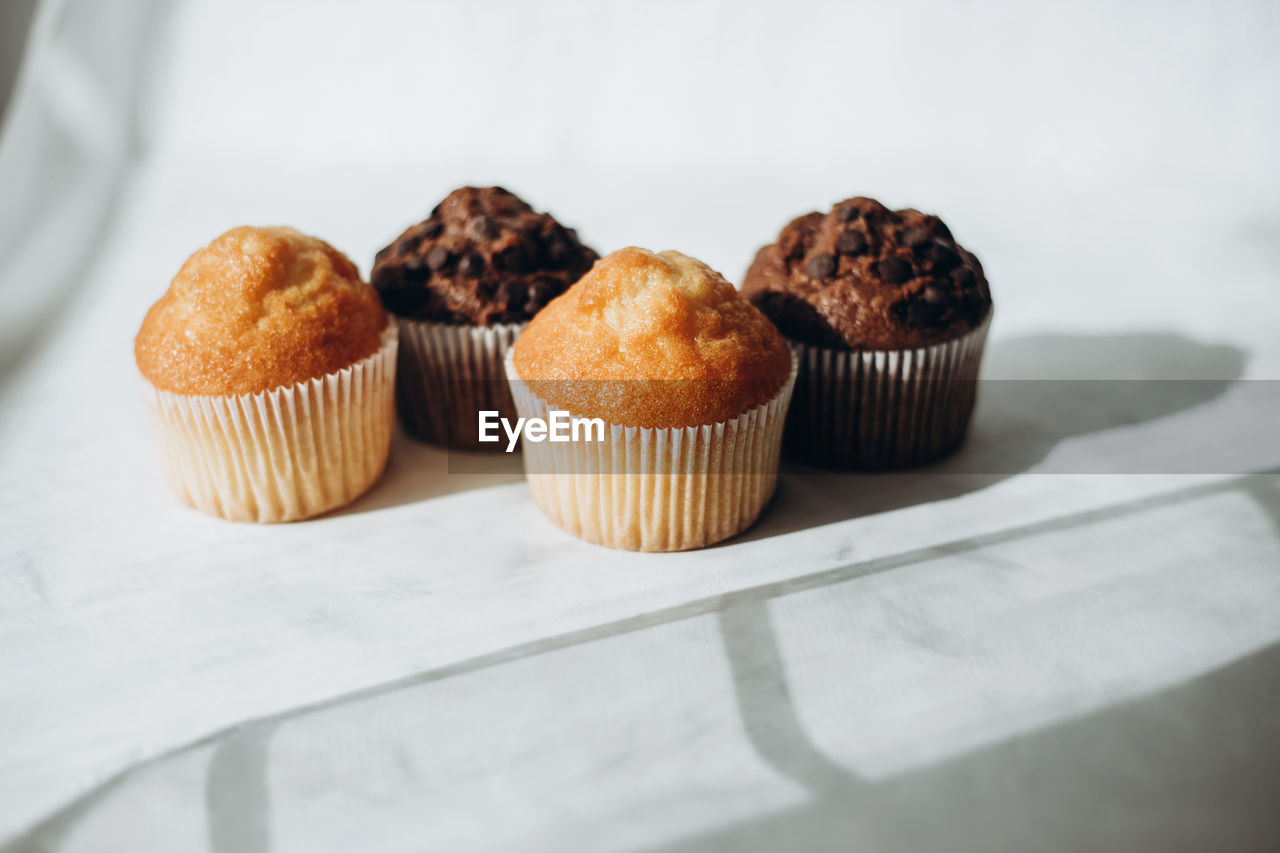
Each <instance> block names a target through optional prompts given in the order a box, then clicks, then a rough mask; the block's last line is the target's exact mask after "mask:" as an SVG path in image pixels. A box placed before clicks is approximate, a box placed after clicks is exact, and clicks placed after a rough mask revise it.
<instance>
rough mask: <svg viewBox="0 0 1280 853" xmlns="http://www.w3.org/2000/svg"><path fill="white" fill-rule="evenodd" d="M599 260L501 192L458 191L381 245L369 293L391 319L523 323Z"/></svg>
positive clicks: (568, 231) (571, 234)
mask: <svg viewBox="0 0 1280 853" xmlns="http://www.w3.org/2000/svg"><path fill="white" fill-rule="evenodd" d="M598 257H599V256H598V255H597V254H596V253H595V252H594V251H592V250H591V249H589V248H587V247H586V246H584V245H582V243H580V242H579V241H578V234H577V232H576V231H574V230H573V229H572V228H565V227H564V226H562V225H560V223H558V222H556V221H555V219H553V218H551V217H550V216H549V215H547V214H545V213H538V212H536V211H534V209H533V208H531V207H529V205H528V204H526V203H525V202H524V201H522V200H521V199H520V198H519V197H518V196H516V195H514V194H512V193H510V192H508V191H507V190H504V189H503V188H501V187H482V188H481V187H462V188H461V189H457V190H454V191H453V192H451V193H449V195H448V197H447V198H445V200H444V201H442V202H440V204H438V205H436V207H435V209H434V210H432V211H431V215H430V216H429V217H427V219H425V220H424V221H422V222H419V223H418V224H417V225H414V226H411V227H410V228H408V229H406V230H405V232H404V233H403V234H401V235H400V236H399V237H397V238H396V239H395V242H393V243H392V244H391V245H390V246H387V247H386V248H385V249H383V250H382V251H381V252H378V256H377V258H376V259H375V261H374V265H373V274H372V280H373V286H374V287H375V288H377V290H378V293H379V294H381V296H382V301H383V303H384V304H385V305H386V306H387V309H388V310H389V311H391V313H393V314H395V315H397V316H399V317H408V318H411V319H414V320H427V321H432V322H437V323H452V324H457V325H476V326H488V325H492V324H494V323H522V322H524V321H526V320H528V319H529V318H530V317H532V316H533V315H534V314H536V313H538V311H539V310H541V309H542V306H544V305H546V304H547V302H549V301H550V300H552V299H554V298H555V297H556V296H558V295H559V294H561V293H563V292H564V290H565V288H567V287H568V286H569V285H571V284H573V283H574V282H575V281H577V280H578V279H579V278H581V277H582V275H583V274H584V273H585V272H586V271H587V270H589V269H591V265H592V264H593V263H595V262H596V259H597V258H598Z"/></svg>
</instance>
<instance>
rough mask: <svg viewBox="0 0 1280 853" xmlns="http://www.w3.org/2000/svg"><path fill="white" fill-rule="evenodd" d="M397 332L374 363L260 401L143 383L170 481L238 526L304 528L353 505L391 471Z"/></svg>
mask: <svg viewBox="0 0 1280 853" xmlns="http://www.w3.org/2000/svg"><path fill="white" fill-rule="evenodd" d="M397 341H398V334H397V330H396V326H395V324H394V323H390V324H388V326H387V331H386V332H385V333H384V334H383V338H382V346H381V347H380V348H379V349H378V351H377V352H375V353H373V354H372V355H370V356H368V357H367V358H365V359H363V360H361V361H359V362H357V363H355V364H353V365H351V366H350V367H346V368H343V369H342V370H339V371H336V372H334V373H330V374H328V375H326V376H322V377H320V378H317V379H312V380H309V381H306V382H299V383H297V384H296V385H293V386H291V387H288V388H276V389H275V390H272V391H262V392H260V393H257V394H240V395H226V396H195V395H184V394H175V393H173V392H170V391H162V390H160V389H158V388H156V387H155V386H153V385H152V384H151V383H149V382H147V381H145V380H144V381H143V398H144V402H145V404H146V408H147V413H148V416H149V419H150V421H151V427H152V432H153V434H154V435H155V439H156V445H157V448H158V450H159V454H160V466H161V469H162V470H163V472H164V476H165V480H166V481H167V482H168V483H169V486H170V487H171V488H172V489H173V491H174V492H175V493H176V494H177V495H178V497H179V498H181V499H182V501H183V502H184V503H186V504H188V505H189V506H192V507H194V508H196V509H198V510H200V511H202V512H206V513H209V514H210V515H216V516H220V517H222V518H227V519H231V520H233V521H259V522H276V521H295V520H298V519H302V518H308V517H310V516H314V515H319V514H320V513H322V512H326V511H328V510H331V509H334V508H335V507H339V506H342V505H343V504H346V503H349V502H350V501H352V500H354V499H355V498H356V497H357V496H358V495H360V494H361V493H363V492H364V491H365V490H366V489H368V488H369V487H370V486H371V485H373V482H374V481H375V480H377V479H378V476H379V475H380V474H381V473H382V469H383V468H384V467H385V466H386V462H387V451H388V449H389V447H390V445H391V433H392V430H393V429H394V426H395V390H394V389H395V372H396V348H397Z"/></svg>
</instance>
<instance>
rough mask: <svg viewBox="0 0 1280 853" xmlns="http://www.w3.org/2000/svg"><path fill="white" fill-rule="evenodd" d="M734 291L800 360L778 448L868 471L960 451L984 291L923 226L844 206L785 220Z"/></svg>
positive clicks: (977, 272) (974, 269) (987, 306)
mask: <svg viewBox="0 0 1280 853" xmlns="http://www.w3.org/2000/svg"><path fill="white" fill-rule="evenodd" d="M743 292H744V293H745V294H746V295H747V297H748V298H749V299H750V300H751V301H752V303H754V304H755V305H756V306H758V307H759V308H760V310H761V311H763V312H764V313H765V314H766V315H768V316H769V318H770V319H772V320H773V322H774V323H775V324H776V325H777V326H778V328H779V329H780V330H781V331H782V332H783V334H784V335H786V336H787V337H788V339H790V340H791V341H792V342H793V343H794V344H795V345H796V346H797V347H798V348H799V350H800V362H801V366H800V378H799V380H798V382H797V386H796V395H795V401H794V403H793V405H792V407H791V415H790V418H789V421H788V425H787V447H788V449H789V451H791V452H794V453H798V454H799V455H802V456H804V457H805V458H807V459H808V460H810V461H812V462H815V463H817V464H821V465H825V466H831V467H840V468H857V469H880V468H897V467H906V466H912V465H918V464H922V463H924V462H928V461H930V460H933V459H937V458H939V457H941V456H942V455H944V454H946V453H948V452H950V451H952V450H954V449H955V448H956V447H958V446H959V444H960V443H961V442H962V441H963V438H964V433H965V431H966V429H967V426H968V423H969V420H970V417H971V415H972V411H973V405H974V400H975V391H976V388H975V383H976V380H977V377H978V370H979V367H980V364H981V358H982V351H983V347H984V344H985V341H986V332H987V327H988V326H989V324H990V319H991V309H992V306H991V291H990V289H989V287H988V285H987V279H986V276H985V274H984V273H983V270H982V264H981V263H979V262H978V259H977V258H976V257H974V256H973V254H971V253H970V252H968V251H967V250H965V249H964V248H963V247H962V246H960V245H959V244H958V243H956V241H955V238H954V237H953V236H952V234H951V230H950V229H949V228H948V227H947V226H946V224H945V223H943V221H942V220H941V219H939V218H938V217H937V216H933V215H930V214H925V213H921V212H920V211H918V210H912V209H908V210H897V211H895V210H889V209H888V208H886V207H885V206H884V205H882V204H880V203H879V202H877V201H875V200H874V199H869V198H863V197H857V198H851V199H848V200H846V201H842V202H840V203H838V204H836V205H835V206H834V207H832V209H831V210H830V211H829V212H827V213H825V214H824V213H816V212H815V213H809V214H806V215H804V216H801V217H798V218H796V219H794V220H792V221H791V222H790V223H788V224H787V226H786V227H784V228H783V229H782V231H781V233H780V234H779V235H778V239H777V242H775V243H771V244H769V245H767V246H765V247H764V248H762V249H761V250H760V251H759V252H758V253H757V254H756V258H755V261H754V262H753V263H752V264H751V267H750V269H749V270H748V271H747V276H746V280H745V281H744V282H743Z"/></svg>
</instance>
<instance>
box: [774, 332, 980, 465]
mask: <svg viewBox="0 0 1280 853" xmlns="http://www.w3.org/2000/svg"><path fill="white" fill-rule="evenodd" d="M990 325H991V312H990V311H988V312H987V317H986V319H984V320H983V321H982V323H981V324H980V325H979V326H977V327H976V328H974V329H973V330H972V331H970V332H968V333H966V334H965V335H963V336H961V337H959V338H956V339H954V340H950V341H946V342H944V343H939V344H933V345H931V346H925V347H917V348H913V349H901V350H868V351H865V352H849V351H846V350H837V349H827V348H823V347H814V346H808V345H806V344H795V345H794V346H795V349H796V351H797V353H798V354H799V356H800V376H799V379H798V380H797V381H796V393H795V401H794V403H793V404H792V406H791V412H790V415H789V416H788V420H787V438H786V449H787V453H788V455H789V456H795V457H799V458H803V459H805V460H807V461H810V462H812V463H814V464H817V465H821V466H824V467H831V468H843V469H849V470H883V469H890V468H907V467H911V466H915V465H922V464H924V463H926V462H931V461H933V460H936V459H938V458H940V457H942V456H944V455H946V454H947V453H949V452H951V451H952V450H955V449H956V448H957V447H959V446H960V443H961V442H962V441H963V440H964V435H965V431H966V430H967V429H968V426H969V420H970V418H971V416H972V414H973V407H974V402H975V400H976V396H977V382H978V371H979V368H980V367H981V364H982V352H983V348H984V347H985V345H986V340H987V329H988V328H989V327H990Z"/></svg>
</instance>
